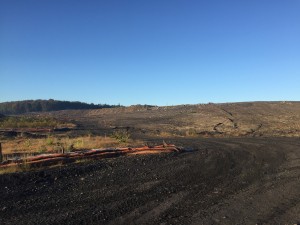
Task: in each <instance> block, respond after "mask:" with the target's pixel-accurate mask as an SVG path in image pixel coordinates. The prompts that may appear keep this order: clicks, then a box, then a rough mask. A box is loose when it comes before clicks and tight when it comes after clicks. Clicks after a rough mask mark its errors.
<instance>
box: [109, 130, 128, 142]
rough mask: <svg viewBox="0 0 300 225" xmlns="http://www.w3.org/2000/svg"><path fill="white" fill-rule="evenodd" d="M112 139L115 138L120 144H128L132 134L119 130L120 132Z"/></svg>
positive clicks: (113, 135) (114, 134)
mask: <svg viewBox="0 0 300 225" xmlns="http://www.w3.org/2000/svg"><path fill="white" fill-rule="evenodd" d="M111 137H112V138H115V139H116V140H117V141H118V142H120V143H127V142H128V140H129V138H130V134H129V132H128V131H125V130H119V131H115V132H114V133H113V134H112V135H111Z"/></svg>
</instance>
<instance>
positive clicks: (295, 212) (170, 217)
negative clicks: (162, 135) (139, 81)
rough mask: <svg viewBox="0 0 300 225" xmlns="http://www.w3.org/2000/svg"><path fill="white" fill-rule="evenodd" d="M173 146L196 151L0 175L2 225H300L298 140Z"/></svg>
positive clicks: (197, 141)
mask: <svg viewBox="0 0 300 225" xmlns="http://www.w3.org/2000/svg"><path fill="white" fill-rule="evenodd" d="M165 140H166V139H165ZM155 141H157V142H158V143H159V142H161V140H152V142H155ZM166 141H167V142H169V143H174V144H176V145H177V146H180V145H181V146H185V147H188V146H189V147H192V148H193V149H194V151H190V152H185V153H162V154H158V155H137V156H122V157H118V158H111V159H103V160H99V161H95V162H90V163H86V162H85V163H79V164H73V165H67V166H64V167H58V168H52V169H47V170H44V171H40V172H38V171H35V172H27V173H23V174H21V173H19V174H6V175H0V224H3V225H4V224H11V225H17V224H205V225H209V224H297V223H300V188H299V186H300V139H299V138H257V137H256V138H253V137H252V138H208V139H201V138H177V139H169V140H166Z"/></svg>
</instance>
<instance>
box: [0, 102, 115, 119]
mask: <svg viewBox="0 0 300 225" xmlns="http://www.w3.org/2000/svg"><path fill="white" fill-rule="evenodd" d="M113 107H120V105H107V104H93V103H92V104H88V103H83V102H78V101H76V102H70V101H57V100H53V99H49V100H25V101H14V102H3V103H0V113H2V114H6V115H9V114H21V113H28V112H47V111H56V110H66V109H102V108H113Z"/></svg>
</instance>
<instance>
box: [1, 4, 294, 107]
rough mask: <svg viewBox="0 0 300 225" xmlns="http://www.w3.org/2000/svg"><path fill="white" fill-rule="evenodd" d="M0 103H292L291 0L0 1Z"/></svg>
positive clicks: (292, 15)
mask: <svg viewBox="0 0 300 225" xmlns="http://www.w3.org/2000/svg"><path fill="white" fill-rule="evenodd" d="M0 81H1V82H0V84H1V87H0V102H4V101H14V100H24V99H49V98H53V99H58V100H70V101H76V100H78V101H84V102H89V103H91V102H93V103H108V104H118V103H120V104H123V105H132V104H154V105H176V104H193V103H206V102H235V101H262V100H300V0H285V1H283V0H251V1H249V0H248V1H241V0H235V1H234V0H226V1H224V0H206V1H201V0H195V1H190V0H180V1H179V0H135V1H133V0H128V1H124V0H119V1H117V0H88V1H87V0H0Z"/></svg>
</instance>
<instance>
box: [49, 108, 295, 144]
mask: <svg viewBox="0 0 300 225" xmlns="http://www.w3.org/2000/svg"><path fill="white" fill-rule="evenodd" d="M47 115H50V116H54V117H57V118H60V119H71V120H74V122H76V123H77V124H78V125H79V129H78V130H90V131H92V132H95V133H97V134H109V133H111V132H112V131H113V130H114V129H127V130H129V131H130V132H131V133H132V135H133V136H134V137H136V138H143V137H161V136H170V135H176V136H188V137H191V136H197V137H237V136H239V137H241V136H242V137H243V136H244V137H245V136H251V137H253V136H256V137H257V136H258V137H259V136H269V137H270V136H289V137H299V136H300V102H249V103H225V104H198V105H179V106H169V107H150V106H145V107H143V106H139V107H124V108H113V109H97V110H80V111H76V110H65V111H57V112H51V113H48V114H47Z"/></svg>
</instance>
